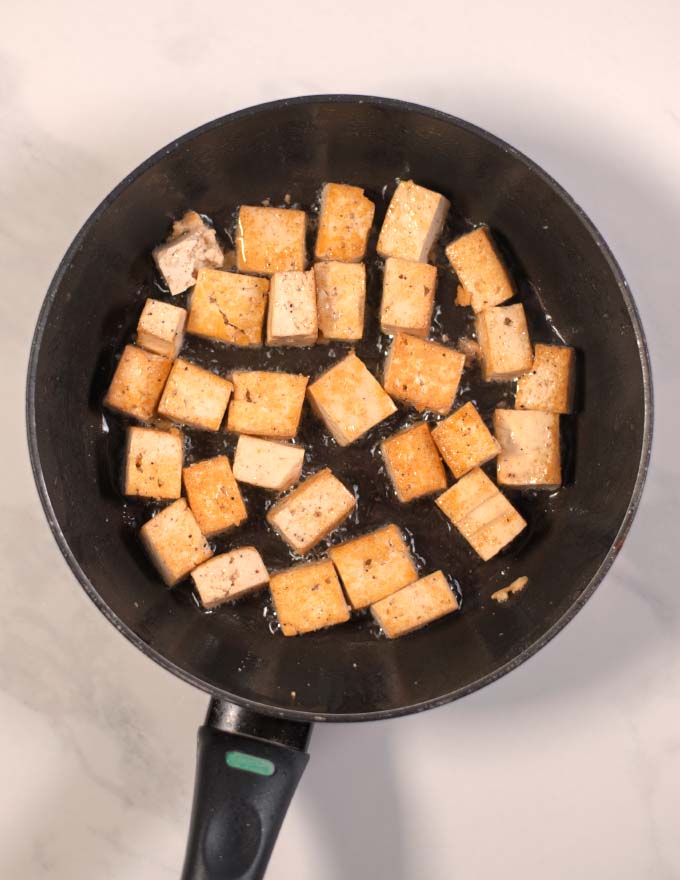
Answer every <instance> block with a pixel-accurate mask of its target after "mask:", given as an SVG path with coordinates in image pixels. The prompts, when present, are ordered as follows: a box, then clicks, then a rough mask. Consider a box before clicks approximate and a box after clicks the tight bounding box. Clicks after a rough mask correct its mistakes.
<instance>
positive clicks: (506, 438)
mask: <svg viewBox="0 0 680 880" xmlns="http://www.w3.org/2000/svg"><path fill="white" fill-rule="evenodd" d="M493 427H494V431H495V433H496V437H497V438H498V442H499V443H500V445H501V451H500V453H499V455H498V461H497V462H496V479H497V480H498V482H499V484H500V485H501V486H512V487H514V488H527V489H528V488H531V489H555V488H557V486H560V485H561V483H562V468H561V464H560V417H559V414H558V413H547V412H533V411H532V410H528V409H497V410H496V411H495V413H494V416H493Z"/></svg>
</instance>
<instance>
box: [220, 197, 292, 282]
mask: <svg viewBox="0 0 680 880" xmlns="http://www.w3.org/2000/svg"><path fill="white" fill-rule="evenodd" d="M305 228H306V216H305V212H304V211H297V210H294V209H292V208H270V207H260V206H257V205H256V206H250V205H243V206H242V207H241V209H240V210H239V213H238V226H237V230H236V266H237V268H238V270H239V272H253V273H254V274H255V275H273V274H274V272H302V271H303V270H304V268H305Z"/></svg>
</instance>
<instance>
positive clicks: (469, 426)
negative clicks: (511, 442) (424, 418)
mask: <svg viewBox="0 0 680 880" xmlns="http://www.w3.org/2000/svg"><path fill="white" fill-rule="evenodd" d="M432 439H433V440H434V442H435V443H436V444H437V447H438V449H439V451H440V452H441V454H442V458H443V459H444V461H445V462H446V463H447V465H448V466H449V468H450V469H451V473H452V474H453V476H454V477H456V479H458V478H459V477H462V476H463V474H466V473H467V472H468V471H471V470H472V468H475V467H480V466H481V465H483V464H486V462H487V461H491V459H492V458H495V457H496V456H497V455H498V453H499V451H500V446H499V445H498V441H497V440H496V439H495V437H494V436H493V434H492V433H491V431H489V429H488V428H487V427H486V425H485V424H484V422H483V421H482V417H481V416H480V415H479V413H478V412H477V410H476V409H475V407H474V405H473V404H472V403H466V404H465V406H461V408H460V409H457V410H456V411H455V413H453V414H452V415H450V416H449V417H448V418H447V419H444V421H443V422H439V424H438V425H437V427H436V428H435V429H434V430H433V431H432Z"/></svg>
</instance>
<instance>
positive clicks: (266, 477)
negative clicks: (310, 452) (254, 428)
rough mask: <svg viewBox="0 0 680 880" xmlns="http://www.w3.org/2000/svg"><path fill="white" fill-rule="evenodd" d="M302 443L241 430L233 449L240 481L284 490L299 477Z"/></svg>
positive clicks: (236, 472) (235, 470)
mask: <svg viewBox="0 0 680 880" xmlns="http://www.w3.org/2000/svg"><path fill="white" fill-rule="evenodd" d="M304 458H305V450H304V447H303V446H294V445H293V444H292V443H280V442H279V441H277V440H263V439H262V438H261V437H250V436H249V435H248V434H241V436H240V437H239V438H238V443H237V444H236V452H235V453H234V476H235V477H236V479H237V480H238V481H239V483H249V484H250V485H251V486H259V487H260V488H261V489H274V490H276V491H278V492H284V491H285V490H286V489H290V487H291V486H293V485H294V484H295V483H297V481H298V480H299V479H300V474H301V473H302V464H303V462H304Z"/></svg>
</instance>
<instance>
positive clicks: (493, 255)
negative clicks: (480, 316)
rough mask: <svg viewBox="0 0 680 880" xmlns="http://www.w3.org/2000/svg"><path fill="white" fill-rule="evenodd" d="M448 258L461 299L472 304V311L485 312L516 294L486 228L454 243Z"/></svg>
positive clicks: (479, 229)
mask: <svg viewBox="0 0 680 880" xmlns="http://www.w3.org/2000/svg"><path fill="white" fill-rule="evenodd" d="M446 256H447V257H448V258H449V262H450V263H451V266H452V268H453V271H454V272H455V273H456V275H457V276H458V280H459V281H460V284H461V285H462V287H463V290H464V294H463V296H462V297H461V296H460V294H459V297H458V300H460V299H462V300H463V303H465V304H467V305H471V306H472V309H473V311H475V312H482V311H484V309H488V308H491V307H492V306H497V305H500V304H501V303H502V302H505V301H506V300H508V299H512V297H513V296H514V295H515V290H514V288H513V286H512V280H511V278H510V275H509V274H508V271H507V269H506V268H505V266H504V265H503V263H502V261H501V258H500V257H499V255H498V253H497V252H496V248H495V247H494V243H493V240H492V238H491V235H490V233H489V230H488V228H487V227H486V226H480V227H479V228H478V229H473V231H472V232H468V233H467V234H466V235H462V236H461V237H460V238H457V239H456V240H455V241H452V242H451V244H450V245H449V246H448V247H447V248H446ZM461 304H462V303H460V302H459V305H461Z"/></svg>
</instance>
